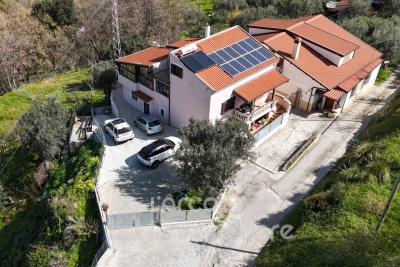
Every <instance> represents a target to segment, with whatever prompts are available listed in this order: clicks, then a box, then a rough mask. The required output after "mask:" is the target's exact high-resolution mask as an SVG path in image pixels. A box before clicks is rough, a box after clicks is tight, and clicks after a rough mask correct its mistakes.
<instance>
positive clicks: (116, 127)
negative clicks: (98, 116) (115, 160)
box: [104, 118, 135, 145]
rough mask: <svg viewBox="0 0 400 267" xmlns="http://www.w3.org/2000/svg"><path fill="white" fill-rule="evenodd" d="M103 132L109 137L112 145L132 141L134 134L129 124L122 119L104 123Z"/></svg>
mask: <svg viewBox="0 0 400 267" xmlns="http://www.w3.org/2000/svg"><path fill="white" fill-rule="evenodd" d="M104 130H105V131H106V132H107V133H109V134H110V135H111V137H112V138H113V139H114V143H115V144H116V145H117V144H118V143H119V142H122V141H125V140H132V139H133V138H134V137H135V134H134V132H133V130H132V128H131V127H130V126H129V124H128V123H127V122H126V121H125V120H124V119H122V118H114V119H110V120H106V121H105V122H104Z"/></svg>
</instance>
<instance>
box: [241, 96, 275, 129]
mask: <svg viewBox="0 0 400 267" xmlns="http://www.w3.org/2000/svg"><path fill="white" fill-rule="evenodd" d="M276 102H278V100H274V101H269V102H268V103H266V104H265V105H262V106H261V107H258V108H256V109H255V110H254V111H253V112H250V113H249V114H247V113H242V112H240V111H239V110H237V109H235V112H234V116H235V118H237V119H238V120H241V121H244V122H246V123H249V122H252V121H254V120H256V119H257V118H259V117H260V116H262V115H263V114H266V113H267V112H269V111H271V109H273V108H275V106H276Z"/></svg>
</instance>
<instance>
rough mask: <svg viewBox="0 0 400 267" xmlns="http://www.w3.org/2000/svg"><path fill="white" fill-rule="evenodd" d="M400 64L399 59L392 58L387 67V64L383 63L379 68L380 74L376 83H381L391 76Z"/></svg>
mask: <svg viewBox="0 0 400 267" xmlns="http://www.w3.org/2000/svg"><path fill="white" fill-rule="evenodd" d="M398 65H399V61H398V60H397V59H396V60H392V61H391V62H390V63H389V64H388V66H387V68H385V65H384V64H382V66H381V68H380V69H379V72H378V76H377V77H376V80H375V84H381V83H383V82H384V81H386V80H387V79H388V78H389V77H390V75H392V73H393V72H394V71H395V70H396V68H397V67H398Z"/></svg>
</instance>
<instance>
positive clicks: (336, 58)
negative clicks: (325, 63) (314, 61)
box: [300, 40, 343, 66]
mask: <svg viewBox="0 0 400 267" xmlns="http://www.w3.org/2000/svg"><path fill="white" fill-rule="evenodd" d="M303 43H304V44H306V45H307V46H309V47H310V48H311V49H313V50H314V51H315V52H317V53H318V54H320V55H322V56H324V57H325V58H326V59H328V60H329V61H330V62H332V63H333V64H335V65H336V66H339V64H340V61H341V59H343V58H342V57H341V56H339V55H338V54H335V53H332V52H331V51H328V50H326V49H324V48H322V47H320V46H317V45H315V44H313V43H311V42H308V41H306V40H303ZM300 53H301V48H300ZM342 61H343V60H342Z"/></svg>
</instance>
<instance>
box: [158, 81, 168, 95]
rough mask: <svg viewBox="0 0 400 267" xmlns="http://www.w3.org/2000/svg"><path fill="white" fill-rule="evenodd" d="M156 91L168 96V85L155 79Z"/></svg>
mask: <svg viewBox="0 0 400 267" xmlns="http://www.w3.org/2000/svg"><path fill="white" fill-rule="evenodd" d="M156 91H157V92H159V93H160V94H163V95H165V96H166V97H169V85H166V84H165V83H162V82H160V81H159V80H156Z"/></svg>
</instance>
